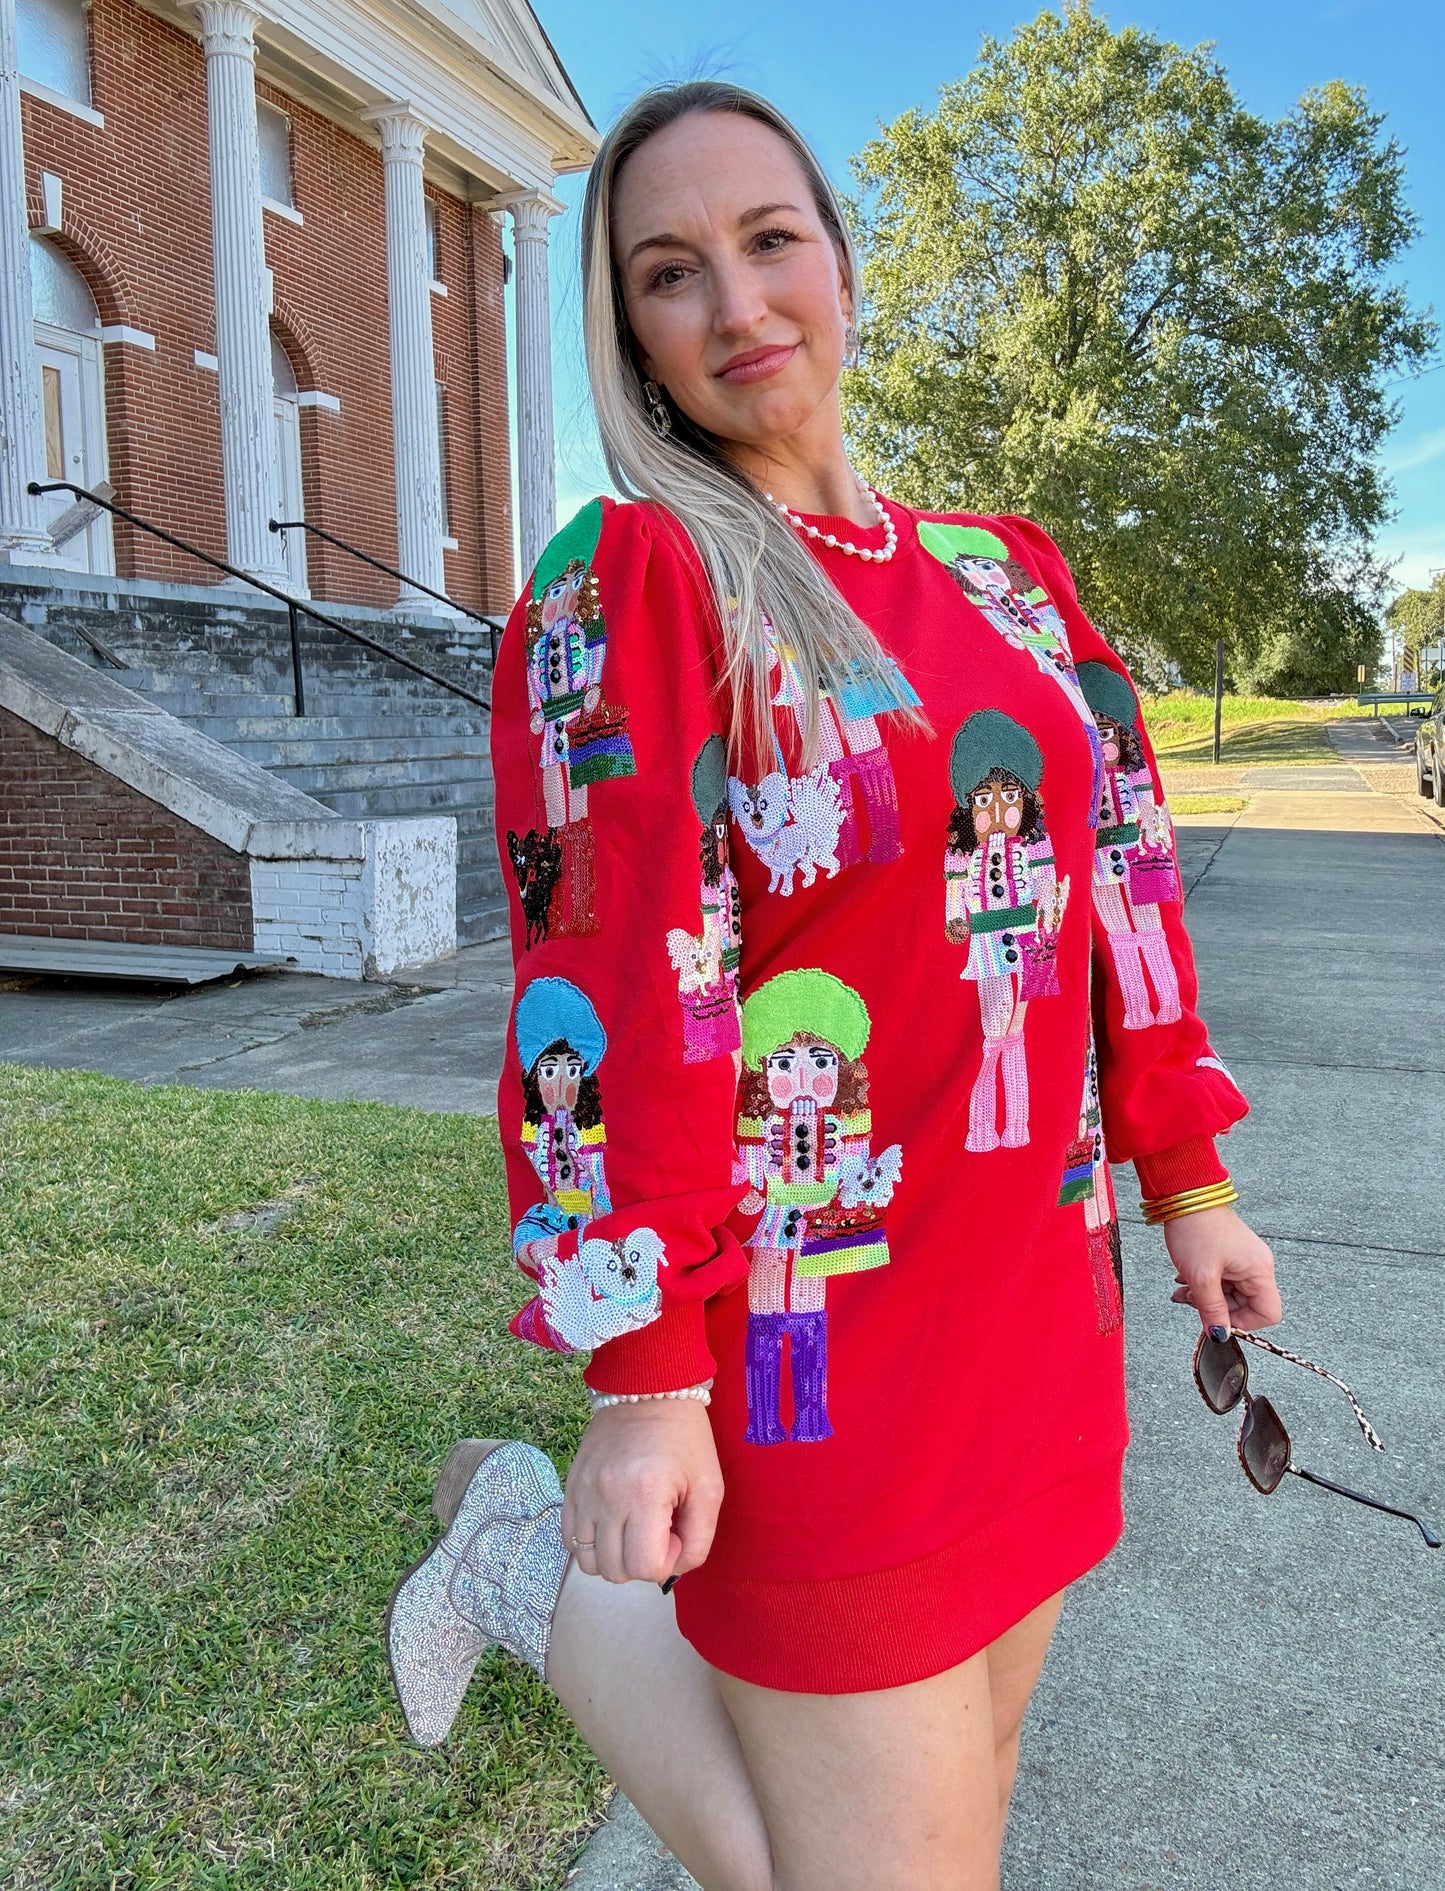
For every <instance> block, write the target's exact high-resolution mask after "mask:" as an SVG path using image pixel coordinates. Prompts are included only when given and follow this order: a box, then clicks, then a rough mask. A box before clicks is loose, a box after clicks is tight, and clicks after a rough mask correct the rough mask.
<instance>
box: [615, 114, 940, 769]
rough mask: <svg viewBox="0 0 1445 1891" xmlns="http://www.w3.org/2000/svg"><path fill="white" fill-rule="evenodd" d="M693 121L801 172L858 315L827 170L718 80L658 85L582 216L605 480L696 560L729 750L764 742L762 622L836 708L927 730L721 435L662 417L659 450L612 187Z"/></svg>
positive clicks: (868, 633)
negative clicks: (877, 707) (748, 135)
mask: <svg viewBox="0 0 1445 1891" xmlns="http://www.w3.org/2000/svg"><path fill="white" fill-rule="evenodd" d="M697 112H736V113H740V114H742V115H743V116H745V117H748V118H754V119H756V120H757V121H758V123H759V124H763V125H766V126H768V127H769V129H770V130H772V131H775V132H776V133H777V134H778V136H779V137H780V138H781V139H782V140H783V141H784V143H785V144H787V146H788V147H789V149H790V150H791V151H792V153H793V155H794V156H795V157H796V158H797V160H798V163H799V165H800V166H801V168H802V171H803V175H804V177H805V178H806V179H807V182H808V185H809V188H810V189H811V191H812V194H813V201H814V203H815V205H816V206H817V210H818V215H819V216H820V218H821V219H822V222H823V225H824V227H825V229H826V230H827V231H828V234H829V235H830V236H831V238H832V240H833V243H834V246H835V248H836V249H837V252H838V258H839V262H840V263H841V265H842V269H843V276H844V280H845V281H846V282H847V284H848V288H849V292H850V294H851V296H852V298H853V306H854V309H855V310H856V309H857V308H858V306H859V292H858V259H857V256H856V254H855V252H854V249H853V242H852V238H851V237H850V236H849V234H848V229H847V225H846V224H845V222H844V220H843V213H842V210H841V208H840V206H839V203H838V199H837V197H836V196H835V194H834V192H833V188H832V186H831V184H829V182H828V179H827V178H826V176H825V175H824V174H823V170H822V167H821V166H820V165H819V163H818V160H817V159H816V158H815V157H814V155H813V153H812V152H811V151H810V150H809V149H808V146H807V145H806V144H805V143H804V141H803V139H802V137H801V136H800V135H799V133H798V132H797V131H796V130H795V129H794V127H793V126H792V125H791V124H790V123H789V122H788V120H787V119H786V118H784V117H783V115H782V113H781V112H779V111H778V110H777V108H776V107H775V106H773V105H770V104H769V103H768V101H767V100H766V99H763V98H759V97H758V96H757V94H756V93H753V92H748V91H745V90H744V89H743V88H742V87H741V86H736V85H730V84H727V83H726V82H724V81H721V80H716V79H702V80H696V79H695V80H688V81H686V82H684V83H681V84H676V85H662V86H654V87H652V88H650V89H649V90H648V91H646V92H644V93H642V94H641V96H640V97H638V98H636V99H634V100H633V102H632V103H631V105H629V106H628V107H627V109H626V111H624V112H623V114H622V116H621V117H620V118H619V119H618V120H617V122H616V124H615V125H613V127H612V129H611V130H610V131H609V132H608V133H607V135H606V137H605V138H604V139H603V140H602V143H601V146H600V147H599V149H598V152H597V156H596V158H595V159H594V161H593V164H592V169H591V172H590V174H589V176H588V179H587V193H586V196H585V198H584V200H583V205H582V303H583V318H582V319H583V334H584V338H585V342H586V350H587V374H588V379H589V381H590V382H591V388H592V401H593V406H594V408H595V410H596V415H597V430H598V432H599V434H600V435H601V438H602V450H603V454H604V455H605V457H606V461H607V470H608V472H609V473H610V474H611V475H612V479H613V482H614V483H615V485H616V487H617V490H618V491H619V492H620V493H622V494H624V495H625V496H626V497H628V498H630V499H647V500H652V501H654V502H655V503H656V504H658V505H661V506H664V507H666V508H667V510H668V511H669V512H671V513H672V514H674V516H675V517H676V518H677V519H678V520H679V521H680V523H681V524H682V526H683V527H684V529H685V530H686V531H687V534H688V536H689V537H690V538H691V540H692V542H693V544H694V546H695V547H696V548H697V552H698V556H699V557H700V559H701V560H702V564H703V569H704V570H705V572H706V573H707V578H708V583H709V586H710V588H711V591H712V602H713V604H714V605H715V607H716V610H717V616H718V622H719V624H720V626H721V629H722V636H723V649H724V651H725V652H726V668H725V678H726V682H727V684H728V686H729V688H730V690H731V694H732V701H733V705H734V711H733V718H732V728H731V731H730V734H731V741H730V744H729V746H730V749H731V752H732V755H733V757H734V760H735V762H736V760H737V758H739V757H740V756H741V755H742V753H743V741H744V731H745V730H746V731H747V733H748V734H749V735H751V737H752V740H753V743H754V745H755V747H754V753H761V754H764V755H765V754H767V752H768V750H769V747H770V745H771V741H772V733H771V731H772V710H771V706H770V690H769V679H768V668H769V652H768V647H767V642H766V633H765V629H764V619H765V618H766V619H767V620H768V621H770V622H771V624H772V626H773V630H774V633H775V635H776V641H777V644H778V646H779V647H780V648H781V649H786V650H787V651H788V652H790V654H791V656H792V657H793V659H794V660H795V661H796V663H797V668H798V673H799V675H800V677H802V678H804V679H813V678H816V679H818V681H819V682H820V683H821V685H822V687H823V688H824V689H826V690H828V691H829V692H830V693H831V694H833V695H834V696H835V697H836V696H839V695H840V694H841V693H842V691H843V689H844V686H845V684H848V685H851V687H852V689H854V690H857V691H859V692H860V693H866V694H867V695H869V696H872V697H876V698H881V700H882V701H883V702H885V703H891V704H896V705H897V707H896V708H893V709H891V710H890V711H889V713H891V714H894V715H897V716H900V717H902V718H903V719H904V720H906V721H909V722H911V723H914V724H915V725H917V726H919V727H922V728H925V729H927V728H928V727H929V726H930V725H929V723H928V720H927V718H926V717H925V716H924V715H923V713H922V712H921V710H920V709H919V708H918V707H917V706H916V705H913V704H911V703H910V702H908V701H907V700H906V699H904V698H902V697H900V694H899V687H898V675H897V671H896V670H895V669H894V666H893V663H892V660H891V658H889V657H888V655H887V653H886V652H885V651H884V650H883V649H882V647H881V646H880V644H879V642H878V639H877V637H876V636H875V635H874V633H873V631H872V630H871V629H870V628H869V627H868V625H867V624H865V623H864V622H863V620H862V618H861V617H859V616H858V614H857V613H856V612H855V611H854V610H853V609H852V607H851V606H850V605H849V604H848V602H847V600H846V599H845V598H844V597H843V594H842V592H841V591H839V590H838V589H837V587H836V586H835V585H834V584H833V583H832V582H831V581H830V579H829V578H828V576H827V575H826V573H825V572H824V571H823V569H822V567H821V566H820V565H819V563H818V561H817V559H816V558H814V557H813V555H812V553H811V552H809V551H808V550H807V548H806V546H805V545H804V543H803V541H802V540H801V538H799V536H798V535H797V533H796V532H795V530H794V528H793V527H792V526H791V525H789V524H788V523H787V522H786V521H785V520H784V519H783V518H782V516H781V515H780V514H779V513H777V512H775V511H774V510H773V508H772V507H771V506H770V505H769V504H768V503H767V501H766V500H765V499H764V498H763V496H762V494H761V493H760V492H758V490H757V489H756V487H754V486H753V485H752V483H751V482H750V481H749V480H748V479H747V477H746V476H745V475H744V474H743V473H742V472H741V471H740V470H739V469H738V468H737V467H736V466H735V465H734V464H733V463H732V461H731V460H729V459H728V457H727V455H726V453H725V452H724V451H723V450H722V446H721V443H720V442H719V441H718V439H717V438H716V436H714V435H713V434H710V433H708V432H706V431H705V430H704V429H703V428H701V427H698V426H696V425H694V424H693V423H692V422H691V421H690V420H688V418H687V417H686V416H685V415H683V414H681V413H679V412H678V410H677V409H676V407H673V408H672V409H671V415H672V422H673V430H672V432H671V434H669V435H668V436H667V437H666V438H663V437H662V436H661V435H659V433H658V432H657V430H656V428H655V427H654V426H653V424H652V421H651V419H650V418H649V415H648V406H647V401H646V399H645V397H644V395H643V377H642V373H641V370H640V367H639V365H638V361H637V355H636V349H635V345H634V343H633V338H632V332H631V330H630V328H629V326H628V322H627V313H626V307H625V304H624V301H623V293H622V282H621V278H620V275H619V272H618V269H617V266H616V262H615V259H614V257H613V251H612V208H613V199H614V196H615V193H616V189H617V178H618V175H619V173H620V171H621V169H622V166H623V165H624V164H625V163H626V161H627V159H628V158H629V157H631V156H632V154H633V152H635V151H636V150H637V148H638V147H639V145H641V144H643V143H645V141H646V140H647V139H648V138H650V137H652V136H653V134H654V133H656V132H659V131H662V130H663V129H664V128H665V127H666V126H668V125H671V124H674V123H676V121H677V120H678V119H679V118H684V117H687V116H688V115H689V114H691V113H697ZM803 716H804V720H803V730H802V740H803V764H802V765H803V767H804V769H805V770H807V769H811V768H813V767H815V766H816V764H817V760H818V739H819V726H820V718H819V697H818V693H817V691H814V690H805V702H804V710H803Z"/></svg>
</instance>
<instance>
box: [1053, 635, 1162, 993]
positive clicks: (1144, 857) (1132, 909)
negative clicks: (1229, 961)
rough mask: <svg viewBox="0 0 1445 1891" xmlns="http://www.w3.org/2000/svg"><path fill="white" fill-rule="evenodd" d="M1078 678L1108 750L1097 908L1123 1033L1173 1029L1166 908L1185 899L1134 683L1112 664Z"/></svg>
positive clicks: (1097, 839)
mask: <svg viewBox="0 0 1445 1891" xmlns="http://www.w3.org/2000/svg"><path fill="white" fill-rule="evenodd" d="M1079 681H1080V683H1081V685H1082V686H1083V690H1084V694H1085V696H1086V697H1087V699H1088V701H1089V705H1090V707H1091V709H1092V710H1093V713H1094V718H1095V721H1096V722H1097V723H1098V727H1099V735H1100V739H1101V740H1102V742H1103V746H1104V762H1105V772H1104V788H1103V792H1102V794H1101V796H1100V800H1099V827H1098V832H1097V833H1096V834H1095V836H1094V875H1093V881H1094V910H1095V912H1096V913H1097V914H1098V915H1099V918H1100V920H1101V922H1102V923H1103V926H1104V930H1105V932H1106V933H1107V934H1108V937H1109V951H1110V954H1111V956H1112V958H1113V961H1114V968H1115V971H1116V973H1117V974H1118V979H1119V990H1120V994H1121V995H1122V997H1123V1000H1124V1028H1125V1029H1126V1030H1129V1031H1142V1030H1145V1029H1147V1028H1148V1026H1150V1025H1151V1024H1173V1023H1175V1022H1176V1021H1177V1020H1178V1019H1179V1018H1180V1017H1181V1016H1182V1015H1183V1008H1182V1001H1181V999H1180V995H1179V977H1178V974H1177V972H1176V971H1175V969H1174V958H1173V954H1172V953H1171V952H1170V949H1169V940H1168V937H1167V935H1166V934H1165V931H1164V920H1163V916H1162V914H1161V912H1160V907H1161V906H1170V905H1176V904H1177V903H1178V901H1179V898H1180V887H1179V872H1178V868H1177V866H1176V864H1175V858H1174V831H1173V825H1172V823H1171V822H1170V819H1169V810H1168V808H1167V807H1166V806H1165V805H1164V802H1163V799H1162V797H1161V796H1160V795H1158V794H1157V793H1156V791H1155V786H1154V776H1153V774H1152V772H1151V770H1150V768H1149V763H1148V759H1147V757H1146V756H1145V753H1144V747H1143V743H1142V742H1141V740H1140V735H1139V704H1138V701H1137V699H1136V697H1135V695H1134V691H1133V689H1132V687H1131V686H1130V683H1129V679H1128V678H1127V677H1125V676H1121V675H1120V674H1119V672H1118V671H1117V670H1115V669H1112V668H1110V666H1109V665H1108V664H1107V663H1084V664H1081V665H1080V666H1079Z"/></svg>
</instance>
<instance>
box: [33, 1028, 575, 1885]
mask: <svg viewBox="0 0 1445 1891" xmlns="http://www.w3.org/2000/svg"><path fill="white" fill-rule="evenodd" d="M268 1204H279V1205H280V1212H279V1214H277V1213H274V1212H267V1213H264V1214H262V1216H261V1218H260V1220H259V1221H257V1220H256V1219H255V1216H256V1211H258V1210H262V1209H265V1208H266V1207H267V1205H268ZM506 1230H507V1224H506V1213H505V1197H504V1193H503V1188H502V1177H501V1156H500V1152H499V1150H498V1147H497V1143H496V1130H495V1124H494V1122H493V1120H492V1119H490V1118H470V1117H461V1116H432V1115H424V1114H422V1113H420V1112H415V1111H409V1110H399V1109H389V1108H385V1107H382V1106H380V1105H373V1104H360V1103H356V1104H353V1103H310V1102H303V1101H299V1100H296V1099H293V1098H290V1097H280V1096H261V1095H256V1094H252V1093H245V1092H243V1093H226V1092H218V1091H208V1090H190V1089H183V1088H179V1087H176V1088H166V1089H144V1088H140V1087H138V1086H136V1085H133V1084H127V1083H121V1082H117V1081H115V1080H112V1079H108V1078H102V1077H93V1076H83V1075H77V1074H74V1073H70V1072H51V1071H32V1070H23V1069H18V1068H16V1067H14V1066H10V1065H3V1064H0V1422H3V1446H0V1449H3V1464H4V1471H3V1483H0V1528H3V1540H0V1883H3V1884H5V1885H7V1886H11V1887H14V1888H15V1891H41V1888H42V1887H43V1888H44V1891H67V1888H68V1887H73V1886H86V1887H90V1886H94V1887H97V1888H99V1887H105V1888H106V1891H141V1888H142V1887H144V1891H171V1887H177V1888H179V1887H184V1891H201V1888H202V1887H205V1891H222V1888H224V1891H248V1888H249V1887H261V1886H265V1887H267V1891H323V1887H324V1888H325V1891H381V1888H382V1887H391V1886H410V1885H417V1886H428V1887H435V1886H442V1887H462V1886H466V1887H469V1888H470V1891H494V1888H495V1891H502V1888H503V1887H506V1888H510V1887H514V1886H515V1887H523V1886H525V1887H548V1888H549V1891H550V1888H551V1887H555V1886H557V1885H560V1884H561V1883H562V1881H563V1879H564V1878H565V1876H566V1871H567V1867H568V1865H569V1863H570V1861H571V1859H572V1857H573V1856H574V1854H575V1852H576V1850H577V1847H578V1844H579V1843H580V1841H581V1838H582V1836H583V1835H584V1833H585V1831H586V1829H587V1828H588V1827H589V1826H590V1825H591V1824H592V1823H593V1822H594V1821H595V1819H596V1817H597V1815H598V1813H599V1811H600V1809H601V1807H602V1805H603V1804H604V1802H605V1799H606V1797H607V1793H608V1782H607V1781H606V1778H605V1776H604V1775H603V1773H602V1771H601V1769H600V1768H599V1767H598V1765H597V1764H596V1762H595V1761H594V1760H593V1759H592V1758H591V1756H590V1755H589V1753H588V1752H587V1750H586V1748H585V1747H584V1746H583V1744H582V1742H581V1740H580V1739H579V1738H578V1736H577V1735H576V1734H575V1732H574V1731H573V1730H572V1728H571V1725H570V1723H569V1722H568V1721H567V1720H566V1718H565V1716H564V1715H563V1714H562V1712H561V1710H560V1709H559V1708H558V1706H557V1705H556V1703H555V1701H554V1700H553V1699H552V1698H551V1697H550V1696H549V1695H548V1694H547V1692H546V1690H545V1689H544V1688H543V1687H542V1686H541V1685H540V1683H539V1682H538V1681H537V1680H536V1678H535V1677H534V1676H533V1675H532V1674H531V1672H530V1671H529V1670H528V1669H526V1668H525V1667H524V1666H523V1665H522V1664H521V1663H520V1662H517V1661H514V1660H513V1659H512V1658H511V1657H510V1656H507V1655H503V1654H500V1653H494V1654H493V1655H492V1656H490V1657H489V1658H488V1659H487V1660H486V1661H484V1663H483V1664H482V1666H481V1667H480V1668H479V1669H478V1671H477V1676H476V1679H475V1680H474V1682H473V1684H472V1688H471V1692H470V1693H469V1695H468V1697H467V1700H466V1702H465V1704H464V1706H463V1709H462V1713H461V1716H460V1718H459V1720H458V1723H457V1727H456V1729H455V1731H454V1733H453V1735H452V1739H451V1741H450V1743H449V1744H448V1745H447V1746H446V1747H443V1748H441V1749H439V1750H438V1751H435V1752H431V1753H427V1752H423V1751H421V1750H420V1749H418V1748H416V1747H414V1746H412V1745H411V1744H410V1742H409V1741H408V1740H407V1737H406V1734H405V1730H404V1728H403V1725H402V1721H401V1717H400V1712H399V1710H398V1708H397V1706H396V1703H395V1699H394V1697H393V1695H392V1691H391V1684H390V1682H389V1680H388V1678H387V1673H386V1668H385V1663H384V1659H383V1655H382V1649H381V1640H380V1619H381V1614H382V1610H383V1608H384V1606H385V1603H386V1599H387V1596H388V1594H389V1593H390V1590H391V1588H392V1585H393V1583H394V1582H395V1580H396V1578H397V1577H398V1576H399V1575H400V1573H401V1571H402V1569H403V1568H404V1567H405V1565H406V1564H407V1563H409V1562H410V1561H412V1560H413V1558H415V1557H416V1556H418V1555H419V1554H421V1552H422V1551H423V1550H424V1549H425V1548H426V1547H427V1545H428V1543H429V1542H430V1541H431V1539H432V1537H433V1535H434V1526H433V1523H432V1519H431V1517H430V1514H429V1511H428V1507H427V1506H428V1503H429V1499H430V1480H431V1478H432V1477H433V1476H434V1475H435V1472H436V1469H437V1467H438V1466H439V1465H440V1462H441V1459H442V1457H443V1455H444V1454H445V1452H446V1450H447V1447H448V1446H449V1445H450V1443H451V1442H452V1440H453V1439H454V1438H456V1437H458V1436H464V1435H467V1434H469V1433H470V1434H483V1435H507V1436H521V1437H526V1438H529V1439H531V1440H532V1441H533V1442H535V1443H537V1444H539V1445H541V1446H542V1447H543V1448H544V1449H545V1450H548V1451H550V1452H551V1453H552V1454H553V1456H554V1458H555V1459H556V1460H557V1462H558V1465H559V1468H565V1464H566V1462H567V1460H568V1458H569V1457H570V1454H571V1452H572V1451H573V1450H574V1449H575V1446H576V1441H577V1438H578V1436H579V1435H580V1431H581V1427H582V1425H583V1423H584V1422H585V1418H586V1405H585V1401H584V1399H583V1397H582V1394H581V1389H580V1382H579V1379H578V1375H577V1373H576V1371H575V1369H573V1368H570V1367H568V1366H567V1365H566V1364H565V1363H564V1362H563V1361H560V1360H558V1359H555V1358H552V1357H548V1356H544V1355H543V1354H542V1353H540V1352H538V1351H536V1350H535V1349H533V1348H531V1347H529V1346H526V1345H523V1344H522V1343H520V1342H519V1341H517V1340H514V1339H512V1338H510V1337H509V1336H508V1334H507V1332H506V1319H507V1317H508V1315H509V1314H510V1313H511V1311H512V1310H513V1309H514V1308H515V1306H516V1305H517V1304H518V1303H519V1300H520V1298H521V1297H523V1296H522V1294H521V1293H520V1291H519V1290H520V1289H521V1288H523V1286H524V1285H525V1283H523V1282H522V1280H521V1278H520V1276H518V1275H517V1274H516V1272H515V1270H514V1269H513V1267H512V1263H511V1260H510V1257H509V1255H508V1251H507V1232H506Z"/></svg>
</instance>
